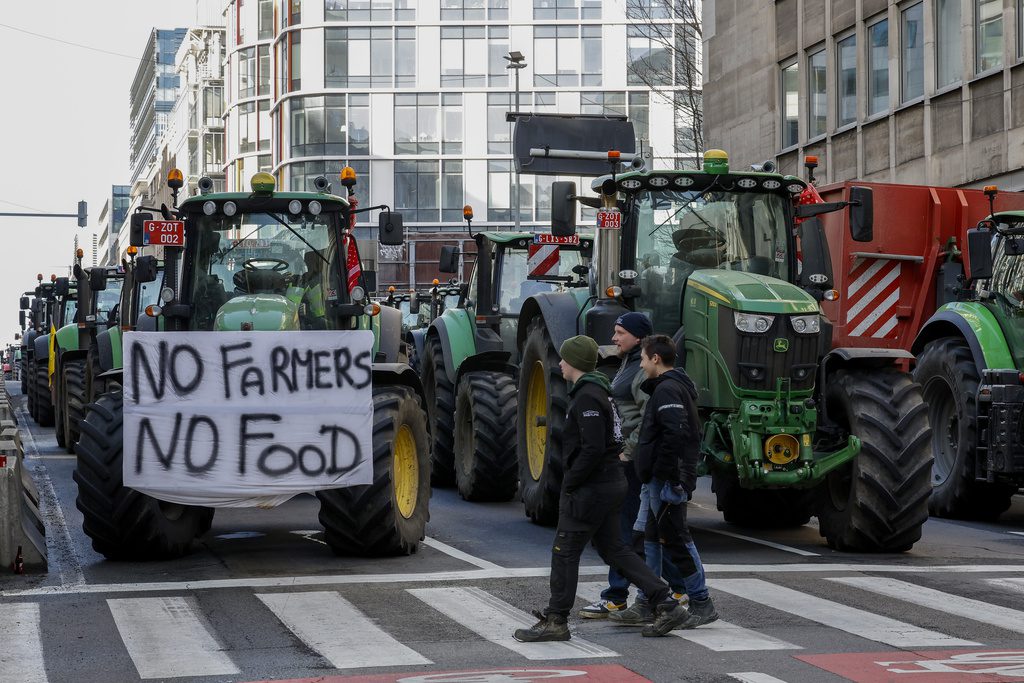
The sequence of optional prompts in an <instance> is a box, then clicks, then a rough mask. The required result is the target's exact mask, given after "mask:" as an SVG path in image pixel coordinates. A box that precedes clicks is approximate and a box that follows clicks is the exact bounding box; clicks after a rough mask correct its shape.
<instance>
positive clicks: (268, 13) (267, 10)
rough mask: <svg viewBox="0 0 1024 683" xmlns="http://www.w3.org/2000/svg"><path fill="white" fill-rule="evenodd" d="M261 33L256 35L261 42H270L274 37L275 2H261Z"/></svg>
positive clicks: (260, 0) (263, 0)
mask: <svg viewBox="0 0 1024 683" xmlns="http://www.w3.org/2000/svg"><path fill="white" fill-rule="evenodd" d="M259 3H260V5H259V10H260V16H259V32H258V33H257V34H256V35H257V38H258V39H259V40H268V39H270V38H273V37H274V0H259Z"/></svg>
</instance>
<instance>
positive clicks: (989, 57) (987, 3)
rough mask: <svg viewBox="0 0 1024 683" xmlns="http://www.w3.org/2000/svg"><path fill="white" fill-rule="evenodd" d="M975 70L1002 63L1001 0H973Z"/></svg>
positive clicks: (989, 67)
mask: <svg viewBox="0 0 1024 683" xmlns="http://www.w3.org/2000/svg"><path fill="white" fill-rule="evenodd" d="M974 19H975V21H974V26H975V29H974V52H975V57H974V59H975V66H974V68H975V71H976V72H977V73H981V72H982V71H988V70H989V69H997V68H999V67H1001V66H1002V65H1003V3H1002V0H974Z"/></svg>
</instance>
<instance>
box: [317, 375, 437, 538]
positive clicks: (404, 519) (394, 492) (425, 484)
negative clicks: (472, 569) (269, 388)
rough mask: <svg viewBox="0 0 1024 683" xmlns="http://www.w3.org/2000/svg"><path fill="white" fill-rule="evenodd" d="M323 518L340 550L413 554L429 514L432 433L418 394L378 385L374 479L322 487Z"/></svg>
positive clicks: (326, 534) (326, 530)
mask: <svg viewBox="0 0 1024 683" xmlns="http://www.w3.org/2000/svg"><path fill="white" fill-rule="evenodd" d="M316 495H317V498H319V499H320V523H321V524H322V525H323V526H324V538H325V540H326V541H327V545H328V546H330V548H331V550H333V551H334V552H335V554H337V555H360V556H382V555H410V554H412V553H414V552H416V550H417V548H418V544H419V542H420V541H421V540H423V536H424V534H425V529H426V526H427V521H428V520H429V519H430V511H429V502H430V438H429V436H428V434H427V420H426V416H425V415H424V412H423V406H422V405H421V404H420V400H419V397H417V396H416V394H415V393H414V392H413V391H412V389H409V388H407V387H401V386H390V387H378V388H375V389H374V390H373V483H372V484H370V485H369V486H350V487H347V488H341V489H328V490H325V491H318V492H317V494H316Z"/></svg>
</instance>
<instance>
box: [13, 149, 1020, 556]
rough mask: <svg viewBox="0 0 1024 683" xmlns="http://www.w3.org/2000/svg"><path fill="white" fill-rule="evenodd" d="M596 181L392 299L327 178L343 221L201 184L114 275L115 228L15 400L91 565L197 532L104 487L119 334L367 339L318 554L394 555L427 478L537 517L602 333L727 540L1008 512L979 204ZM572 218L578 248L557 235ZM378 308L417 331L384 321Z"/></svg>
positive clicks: (606, 364)
mask: <svg viewBox="0 0 1024 683" xmlns="http://www.w3.org/2000/svg"><path fill="white" fill-rule="evenodd" d="M617 161H619V157H618V155H616V156H615V157H611V156H609V159H608V162H609V164H610V167H611V168H612V169H613V171H614V172H613V173H612V174H610V175H607V176H604V177H600V178H597V179H596V180H595V181H594V182H593V184H592V188H591V189H592V193H591V194H586V195H584V194H577V188H576V186H575V183H566V182H556V183H554V185H553V189H552V197H551V213H552V229H551V232H550V233H544V234H534V233H527V232H510V231H504V230H502V231H486V232H476V233H474V232H473V230H472V211H471V210H469V209H468V207H467V212H466V216H467V219H468V226H469V229H470V236H471V238H472V240H473V242H472V243H473V244H474V245H475V253H463V254H460V253H459V252H458V251H457V249H456V248H454V247H446V248H444V249H442V253H441V259H440V260H441V263H440V271H441V272H442V273H445V274H448V275H454V276H455V277H454V279H453V280H452V281H451V282H449V283H448V284H447V285H440V284H439V283H435V284H434V285H433V287H432V288H429V289H428V290H427V291H424V292H421V293H416V292H413V293H410V294H409V295H396V294H395V292H393V291H392V292H387V293H382V294H381V295H379V296H378V297H376V298H371V297H370V296H369V295H368V293H367V286H366V282H367V279H366V277H365V273H361V272H359V271H358V269H355V270H353V268H352V264H353V261H352V250H353V249H356V243H355V240H354V239H353V236H352V231H351V227H352V225H353V224H354V221H353V220H352V217H353V214H354V213H356V211H357V210H356V209H355V207H354V202H351V201H350V197H351V193H352V192H353V190H352V186H353V184H354V182H355V178H354V174H349V175H348V176H346V175H345V174H343V176H342V179H341V180H342V185H343V186H345V187H346V188H348V190H349V196H348V197H342V196H337V195H334V194H332V193H331V191H330V186H329V184H328V182H327V181H326V179H318V182H317V184H316V190H317V191H316V192H277V191H275V189H274V183H273V178H271V177H269V176H266V175H263V174H261V175H257V176H256V177H255V178H254V180H253V187H252V192H251V193H244V192H235V193H214V192H212V191H211V190H212V183H204V182H203V181H200V184H199V187H198V192H197V193H196V194H194V195H193V196H191V197H188V198H187V199H185V200H184V201H183V202H182V203H181V205H180V206H178V205H177V204H176V205H175V206H174V207H172V208H168V207H166V206H165V207H161V208H160V209H152V210H149V211H152V212H156V211H160V212H161V213H162V214H163V218H164V219H166V220H170V219H175V220H180V221H181V222H182V223H183V224H184V241H183V244H181V245H178V246H174V247H165V248H164V249H163V253H162V259H161V260H159V261H158V260H157V258H156V257H155V256H154V255H149V254H142V255H140V254H138V253H137V249H136V248H137V247H142V248H143V249H144V250H146V249H149V247H144V246H143V245H144V244H145V240H144V237H143V228H142V226H143V223H144V221H145V220H146V219H147V218H152V217H153V216H152V214H150V213H147V211H146V210H141V211H139V212H138V213H137V214H136V215H134V216H133V217H132V235H131V242H132V245H133V247H132V249H131V250H130V254H129V255H128V257H126V258H125V260H124V261H123V262H122V264H121V265H120V266H118V267H116V268H91V269H85V268H83V267H81V265H80V263H76V264H74V265H73V267H72V277H67V278H56V277H54V278H51V280H50V281H49V282H44V281H43V280H42V277H41V276H40V278H39V282H38V284H37V286H36V288H35V289H34V290H33V291H31V292H26V294H25V296H24V297H23V298H22V302H21V303H22V309H23V314H22V317H23V321H22V322H23V324H24V325H25V327H26V331H25V334H24V336H23V340H22V341H23V345H22V363H23V364H24V367H23V372H22V379H23V389H24V391H25V393H26V394H27V395H28V407H29V411H30V412H31V414H32V416H33V417H34V418H35V419H36V420H37V421H38V422H39V423H40V424H41V425H51V424H52V425H53V426H54V428H55V430H56V433H57V439H58V442H59V443H60V444H61V445H63V446H65V447H66V448H68V449H69V450H73V451H74V452H75V453H76V454H77V456H78V466H77V469H76V473H75V480H76V482H77V483H78V487H79V496H78V507H79V509H80V510H81V511H82V512H83V516H84V526H85V531H86V533H87V534H88V535H89V536H90V538H91V539H92V541H93V545H94V547H95V548H96V549H97V550H98V551H99V552H101V553H103V554H104V555H106V556H108V557H111V558H122V559H144V558H150V557H168V556H175V555H180V554H182V553H184V552H186V551H187V549H188V547H189V545H190V544H191V542H192V541H193V539H194V538H196V537H198V536H200V535H202V534H203V533H205V532H206V531H207V530H208V529H209V528H210V525H211V522H212V518H213V509H212V508H205V507H196V506H183V505H179V504H175V503H169V502H167V501H161V500H157V499H155V498H152V497H150V496H147V495H145V494H142V493H140V492H137V491H133V490H131V489H130V488H128V487H125V486H124V485H123V482H122V479H121V469H122V467H123V461H124V449H123V444H122V443H121V439H122V424H123V412H122V402H123V398H122V394H121V382H122V372H123V368H122V358H121V344H122V337H123V334H124V333H125V332H127V331H145V332H151V333H154V334H159V333H160V332H163V331H188V332H190V333H192V332H196V333H201V332H208V331H238V330H239V329H241V330H243V331H252V332H253V333H259V332H260V331H262V330H274V331H276V332H282V331H286V332H289V333H294V334H303V333H304V332H305V331H307V330H324V329H328V330H354V329H362V330H370V331H372V332H373V334H374V340H375V341H374V358H373V372H372V376H373V396H374V398H373V405H374V419H373V425H372V430H373V465H374V481H373V484H371V485H369V486H355V487H347V488H339V489H328V490H321V491H317V492H316V495H317V497H318V498H319V499H320V503H321V510H320V521H321V523H322V524H323V525H324V528H325V540H326V542H327V543H328V545H329V546H330V547H331V548H332V549H333V550H334V551H335V552H337V553H339V554H364V555H366V554H368V555H380V554H396V553H398V554H400V553H410V552H413V551H415V549H416V548H417V544H418V542H419V541H420V540H422V538H423V536H424V532H425V525H426V523H427V520H428V518H429V511H428V504H429V498H430V486H431V484H433V485H434V486H455V487H457V489H458V491H459V493H460V494H461V495H462V497H463V498H465V499H466V500H469V501H507V500H512V499H514V498H516V497H518V498H520V499H521V500H522V503H523V506H524V509H525V513H526V515H527V516H528V517H529V519H531V520H533V521H535V522H537V523H550V522H552V521H553V520H554V519H555V517H556V515H557V504H558V491H559V487H560V483H561V475H562V471H561V468H562V454H561V453H560V444H561V439H560V437H561V429H562V426H563V424H564V419H565V408H566V404H567V389H568V387H567V386H566V384H565V382H564V380H562V378H561V374H560V372H559V369H558V360H559V359H558V356H557V352H556V350H557V349H558V348H559V346H560V344H561V342H562V341H563V340H564V339H567V338H568V337H571V336H574V335H576V334H587V335H590V336H592V337H594V338H595V339H597V340H598V342H599V343H600V344H608V343H609V342H610V340H611V335H612V331H613V328H614V321H615V320H616V319H617V318H618V316H619V315H621V314H622V313H623V312H625V311H628V310H639V311H642V312H645V313H646V314H647V315H649V316H650V317H651V320H652V323H653V326H654V329H655V331H656V332H659V333H664V334H667V335H669V336H671V337H672V338H673V339H674V340H675V342H676V344H677V347H678V349H679V351H680V355H679V357H680V358H684V359H685V364H686V369H687V372H688V373H689V374H690V376H691V377H692V378H693V379H694V382H695V383H696V385H697V387H698V390H699V398H698V404H699V407H700V409H701V412H702V418H703V423H704V433H703V438H702V444H701V449H702V456H703V459H702V465H701V471H702V473H704V474H707V475H709V476H710V477H711V480H712V487H713V490H714V493H715V495H716V497H717V504H718V508H719V509H720V510H721V511H722V512H723V514H724V516H725V519H726V520H727V521H729V522H732V523H736V524H742V525H756V526H791V525H801V524H804V523H806V522H807V521H808V520H809V519H810V518H811V517H812V516H816V517H817V518H818V520H819V529H820V532H821V535H822V536H823V537H824V538H825V540H826V541H827V543H828V544H829V545H830V546H831V547H834V548H837V549H841V550H851V551H863V552H896V551H904V550H907V549H909V548H911V547H912V546H913V544H914V543H915V542H916V541H917V540H918V539H919V538H920V536H921V528H922V525H923V524H924V522H925V521H926V519H927V517H928V514H929V507H931V511H932V512H933V513H934V514H940V515H946V516H957V517H984V518H992V517H995V516H997V515H999V514H1000V513H1001V512H1002V511H1003V510H1005V509H1006V508H1007V507H1008V505H1009V504H1010V498H1011V496H1012V495H1013V494H1014V493H1015V492H1016V491H1017V489H1018V488H1019V486H1020V485H1021V482H1022V481H1024V439H1022V436H1021V429H1022V425H1024V420H1021V419H1020V418H1021V415H1020V413H1021V410H1022V407H1024V374H1022V373H1021V372H1020V371H1019V370H1018V368H1021V367H1022V362H1021V360H1022V359H1021V354H1022V353H1024V341H1019V340H1024V326H1022V324H1021V321H1022V320H1024V284H1022V283H1024V277H1022V276H1020V275H1019V273H1024V268H1021V267H1020V265H1019V264H1018V259H1019V258H1021V256H1024V211H1021V212H1020V213H1016V212H1014V211H1011V210H1000V211H998V212H997V211H996V210H995V208H994V203H995V202H996V199H995V193H994V191H993V192H991V193H989V195H988V196H987V197H986V196H985V195H983V194H982V193H981V192H979V191H968V190H942V191H941V192H940V191H939V190H938V189H936V188H907V187H903V188H899V187H897V186H881V185H874V186H866V185H850V184H847V185H845V186H837V187H832V188H825V189H824V190H823V194H824V195H825V197H826V198H828V199H831V200H833V201H824V200H823V199H822V197H821V196H820V195H819V193H818V192H817V191H816V190H815V189H814V187H813V185H811V184H809V183H807V182H805V181H803V180H801V179H799V178H797V177H795V176H790V175H782V174H778V173H774V172H771V173H769V172H764V171H735V170H732V169H730V167H729V163H728V158H727V156H726V155H725V154H724V153H723V152H718V151H715V150H709V151H708V153H707V154H706V155H705V164H704V167H703V168H702V169H700V170H667V171H666V170H657V171H649V170H645V169H639V170H626V171H625V172H619V168H618V167H617V165H616V162H617ZM623 161H627V159H623ZM179 182H180V181H179ZM172 186H173V185H172ZM179 186H180V185H179ZM944 193H945V194H944ZM947 194H948V196H946V195H947ZM917 199H920V202H917ZM1008 199H1009V201H1004V203H1006V204H1012V202H1014V201H1016V198H1015V197H1009V198H1008ZM1000 200H1002V198H1000ZM915 202H917V203H915ZM929 202H930V204H929ZM880 204H881V205H882V207H884V210H883V211H879V210H878V209H879V205H880ZM918 204H920V205H918ZM1021 204H1022V206H1021V207H1012V206H1011V207H1008V208H1021V209H1024V202H1021ZM580 205H583V207H584V208H585V209H586V210H596V211H597V215H598V222H599V227H598V229H596V230H588V231H586V232H584V233H578V232H577V230H576V217H577V215H578V210H579V206H580ZM895 206H902V207H905V209H906V211H908V212H910V214H909V215H910V218H909V219H907V218H906V216H904V215H903V214H900V213H899V212H890V209H891V208H892V207H895ZM1001 208H1003V207H1001ZM876 217H877V219H876ZM908 220H910V221H917V223H919V224H922V225H923V224H924V223H927V225H928V226H930V228H929V229H930V230H931V231H932V232H931V233H927V231H925V230H923V229H921V230H918V229H914V228H913V226H912V225H910V224H909V223H908V222H907V221H908ZM379 225H380V233H379V239H380V241H381V242H382V243H387V244H396V243H401V242H402V239H403V236H402V228H401V217H400V216H399V215H398V214H396V213H394V212H385V213H382V214H381V217H380V224H379ZM968 226H977V227H971V229H969V230H968V229H967V228H968ZM910 233H912V239H911V237H908V236H907V235H908V234H910ZM947 233H948V234H947ZM922 235H925V237H922ZM965 244H966V245H967V254H966V256H965V255H964V254H963V253H962V252H961V249H962V247H963V246H964V245H965ZM356 257H358V254H356ZM468 260H473V261H474V262H475V265H474V267H473V269H472V274H471V275H469V276H468V278H465V281H462V278H463V275H464V273H463V269H462V265H461V264H462V263H463V262H464V261H468ZM355 263H358V258H356V260H355ZM965 266H966V267H965ZM354 273H355V274H354ZM404 296H408V301H409V306H410V308H411V311H415V312H416V313H422V314H421V315H419V316H418V319H417V320H415V321H414V320H406V321H405V324H403V315H402V312H401V311H400V310H399V309H400V308H401V306H402V305H403V297H404ZM315 297H320V298H319V299H318V300H317V301H314V300H313V299H314V298H315ZM414 300H415V301H414ZM915 356H916V364H915ZM617 362H618V361H617V359H616V358H615V357H614V356H613V355H611V354H609V355H608V356H607V357H606V358H604V359H603V360H602V363H601V367H602V368H603V369H604V370H605V371H606V372H609V373H611V372H614V370H615V367H616V365H617Z"/></svg>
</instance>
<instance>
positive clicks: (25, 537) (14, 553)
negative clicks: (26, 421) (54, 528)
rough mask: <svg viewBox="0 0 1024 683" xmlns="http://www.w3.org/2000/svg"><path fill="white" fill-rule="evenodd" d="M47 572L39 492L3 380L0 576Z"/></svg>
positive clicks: (0, 402) (0, 404)
mask: <svg viewBox="0 0 1024 683" xmlns="http://www.w3.org/2000/svg"><path fill="white" fill-rule="evenodd" d="M45 568H46V527H45V526H44V524H43V518H42V515H41V514H40V512H39V491H38V489H37V488H36V485H35V482H34V481H33V480H32V477H31V475H29V473H28V470H27V469H26V468H25V448H24V446H23V445H22V442H21V433H20V432H19V430H18V418H17V415H16V414H15V411H14V406H13V404H12V403H11V395H10V394H9V393H8V391H7V385H6V383H5V382H4V381H3V378H0V573H4V572H6V571H12V570H13V571H15V572H16V573H21V572H23V571H25V570H26V569H43V570H45Z"/></svg>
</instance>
